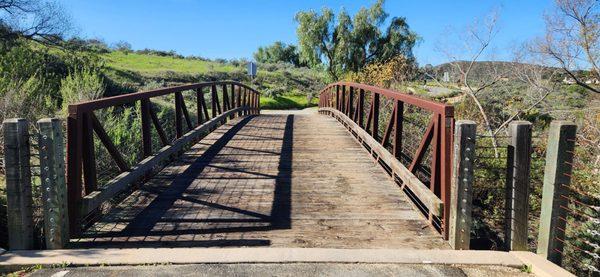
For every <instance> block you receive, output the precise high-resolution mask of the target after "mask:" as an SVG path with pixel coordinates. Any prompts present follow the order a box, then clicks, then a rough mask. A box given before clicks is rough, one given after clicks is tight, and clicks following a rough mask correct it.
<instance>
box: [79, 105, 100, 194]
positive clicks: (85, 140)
mask: <svg viewBox="0 0 600 277" xmlns="http://www.w3.org/2000/svg"><path fill="white" fill-rule="evenodd" d="M92 113H93V111H89V112H85V113H83V124H82V131H83V132H82V133H83V136H82V140H81V141H82V151H81V154H82V156H81V159H82V161H83V185H84V186H85V194H89V193H91V192H92V191H95V190H97V189H98V185H97V175H96V152H95V150H94V127H93V125H92V124H93V123H92Z"/></svg>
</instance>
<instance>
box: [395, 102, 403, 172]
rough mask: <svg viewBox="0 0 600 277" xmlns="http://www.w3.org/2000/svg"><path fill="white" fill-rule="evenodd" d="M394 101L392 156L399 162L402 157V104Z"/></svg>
mask: <svg viewBox="0 0 600 277" xmlns="http://www.w3.org/2000/svg"><path fill="white" fill-rule="evenodd" d="M395 101H396V113H395V114H394V143H393V147H394V148H393V152H394V153H393V154H394V157H396V159H398V160H400V156H401V155H402V130H403V128H404V126H403V124H404V122H403V121H404V102H402V101H400V100H395Z"/></svg>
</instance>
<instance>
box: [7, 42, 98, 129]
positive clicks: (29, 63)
mask: <svg viewBox="0 0 600 277" xmlns="http://www.w3.org/2000/svg"><path fill="white" fill-rule="evenodd" d="M101 66H102V65H101V63H100V61H99V60H98V58H97V57H96V56H95V55H93V54H87V53H80V52H71V51H57V50H54V49H51V48H47V47H43V46H41V45H38V44H36V43H30V42H27V41H21V40H20V41H16V42H15V44H14V45H12V46H11V47H10V48H9V49H6V50H5V51H0V101H1V102H0V103H1V107H2V108H1V109H0V111H1V112H0V120H3V119H4V118H6V117H25V118H28V119H32V120H35V119H37V118H40V117H42V116H49V115H53V114H54V112H55V111H56V110H58V109H59V108H60V107H61V106H62V104H61V102H62V95H61V94H60V87H61V82H62V79H63V78H65V77H66V76H67V75H68V74H69V72H72V71H75V70H81V68H84V67H89V68H97V70H99V68H100V67H101Z"/></svg>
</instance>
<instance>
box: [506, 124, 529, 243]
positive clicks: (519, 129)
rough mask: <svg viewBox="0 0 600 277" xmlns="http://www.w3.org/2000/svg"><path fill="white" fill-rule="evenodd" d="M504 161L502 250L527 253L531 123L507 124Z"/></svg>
mask: <svg viewBox="0 0 600 277" xmlns="http://www.w3.org/2000/svg"><path fill="white" fill-rule="evenodd" d="M508 128H509V134H510V141H509V143H508V153H507V154H508V155H507V160H506V169H507V170H506V209H505V212H506V214H505V217H506V230H505V234H506V241H505V242H506V250H508V251H527V249H528V246H527V216H528V214H529V171H530V168H531V153H532V147H531V122H528V121H513V122H512V123H510V124H509V126H508Z"/></svg>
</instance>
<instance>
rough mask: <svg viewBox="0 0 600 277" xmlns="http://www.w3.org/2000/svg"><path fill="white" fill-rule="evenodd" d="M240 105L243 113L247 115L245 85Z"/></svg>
mask: <svg viewBox="0 0 600 277" xmlns="http://www.w3.org/2000/svg"><path fill="white" fill-rule="evenodd" d="M242 107H244V112H243V115H248V90H247V89H246V88H245V87H244V94H243V95H242Z"/></svg>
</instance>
